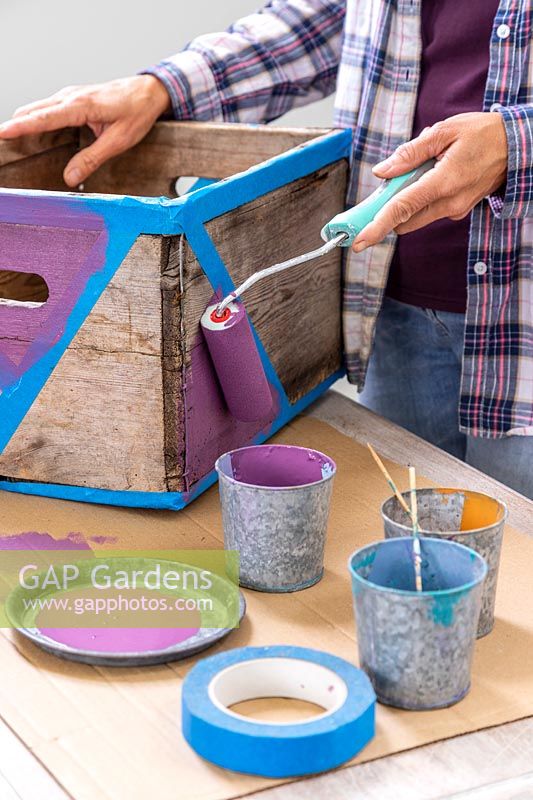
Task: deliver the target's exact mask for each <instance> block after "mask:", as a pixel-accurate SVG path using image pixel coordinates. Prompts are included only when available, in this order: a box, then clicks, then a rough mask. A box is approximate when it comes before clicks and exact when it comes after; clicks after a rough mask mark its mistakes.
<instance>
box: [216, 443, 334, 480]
mask: <svg viewBox="0 0 533 800" xmlns="http://www.w3.org/2000/svg"><path fill="white" fill-rule="evenodd" d="M335 469H336V467H335V462H334V461H333V460H332V459H331V458H329V457H328V456H326V455H324V453H320V452H319V451H318V450H309V449H308V448H306V447H294V446H292V445H284V444H277V445H257V446H255V447H243V448H241V449H240V450H235V451H233V452H232V453H226V455H224V456H222V458H221V459H220V461H219V470H221V471H222V472H223V473H224V474H225V475H226V476H227V477H228V478H233V480H235V481H238V482H239V483H244V484H247V485H249V486H262V487H268V488H271V489H282V488H289V487H291V486H308V485H309V484H312V483H317V482H319V481H322V480H324V478H327V477H329V476H330V475H333V474H334V472H335Z"/></svg>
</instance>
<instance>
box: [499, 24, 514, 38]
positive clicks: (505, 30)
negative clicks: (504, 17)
mask: <svg viewBox="0 0 533 800" xmlns="http://www.w3.org/2000/svg"><path fill="white" fill-rule="evenodd" d="M510 35H511V29H510V27H509V25H505V24H503V25H498V28H497V29H496V36H497V37H498V38H499V39H508V38H509V36H510Z"/></svg>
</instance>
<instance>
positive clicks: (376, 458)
mask: <svg viewBox="0 0 533 800" xmlns="http://www.w3.org/2000/svg"><path fill="white" fill-rule="evenodd" d="M366 446H367V447H368V449H369V450H370V452H371V453H372V458H373V459H374V461H375V462H376V464H377V465H378V467H379V468H380V470H381V472H382V473H383V475H384V476H385V480H386V481H387V483H388V484H389V486H390V488H391V489H392V491H393V492H394V494H395V495H396V498H397V499H398V502H399V504H400V505H401V507H402V508H403V510H404V511H406V512H407V513H408V514H409V516H411V509H410V508H409V506H408V505H407V503H406V502H405V500H404V498H403V497H402V495H401V494H400V492H399V491H398V488H397V486H396V484H395V483H394V481H393V480H392V478H391V476H390V474H389V471H388V470H387V467H386V466H385V464H384V463H383V461H382V460H381V458H380V457H379V456H378V454H377V453H376V451H375V450H374V448H373V447H372V445H371V444H369V443H368V442H367V445H366Z"/></svg>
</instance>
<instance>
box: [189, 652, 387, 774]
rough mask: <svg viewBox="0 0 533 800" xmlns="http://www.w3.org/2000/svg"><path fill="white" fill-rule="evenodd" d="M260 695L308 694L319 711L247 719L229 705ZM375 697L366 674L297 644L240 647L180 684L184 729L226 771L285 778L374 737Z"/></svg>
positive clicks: (342, 757)
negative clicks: (294, 719)
mask: <svg viewBox="0 0 533 800" xmlns="http://www.w3.org/2000/svg"><path fill="white" fill-rule="evenodd" d="M264 697H286V698H294V699H298V700H306V701H308V702H311V703H316V704H317V705H319V706H322V707H323V708H324V709H325V710H324V713H323V714H320V715H318V716H316V717H313V718H312V719H309V720H305V721H303V722H300V723H270V722H263V721H257V720H252V719H248V718H246V717H243V716H241V715H240V714H236V713H235V712H233V711H231V710H230V708H229V707H230V706H232V705H234V704H236V703H240V702H243V701H245V700H252V699H255V698H264ZM375 703H376V696H375V694H374V690H373V688H372V685H371V683H370V681H369V679H368V678H367V676H366V675H365V673H364V672H362V671H361V670H359V669H357V668H356V667H354V666H353V665H352V664H349V663H348V662H347V661H344V660H343V659H341V658H337V657H336V656H333V655H330V654H328V653H322V652H320V651H318V650H309V649H307V648H303V647H289V646H276V647H243V648H239V649H236V650H229V651H228V652H225V653H220V654H219V655H216V656H212V657H210V658H206V659H203V660H202V661H200V662H199V663H198V664H197V665H196V666H195V667H194V668H193V669H192V670H191V671H190V672H189V674H188V676H187V678H186V680H185V683H184V685H183V695H182V711H183V722H182V724H183V734H184V736H185V739H186V740H187V742H188V743H189V744H190V745H191V747H192V748H193V750H195V751H196V752H197V753H198V754H199V755H200V756H202V757H203V758H205V759H207V760H208V761H211V762H212V763H213V764H217V765H218V766H220V767H224V768H226V769H231V770H235V771H236V772H246V773H248V774H252V775H262V776H265V777H268V778H288V777H296V776H298V775H311V774H313V773H316V772H324V771H325V770H329V769H333V768H334V767H338V766H339V765H340V764H343V763H344V762H345V761H348V760H349V759H350V758H353V756H355V755H356V753H358V752H359V751H360V750H361V749H362V748H363V747H364V746H365V745H366V744H367V743H368V742H369V741H370V740H371V739H372V737H373V736H374V729H375V727H374V714H375Z"/></svg>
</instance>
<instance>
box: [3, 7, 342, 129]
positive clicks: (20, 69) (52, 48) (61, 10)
mask: <svg viewBox="0 0 533 800" xmlns="http://www.w3.org/2000/svg"><path fill="white" fill-rule="evenodd" d="M262 2H263V0H152V1H151V2H150V0H87V2H80V0H78V1H76V0H0V74H1V76H2V79H1V91H0V119H2V120H3V119H6V118H7V117H9V116H11V114H12V113H13V111H14V110H15V108H17V107H18V106H20V105H23V104H24V103H27V102H30V101H31V100H35V99H38V98H40V97H45V96H47V95H49V94H51V93H53V92H55V91H57V90H58V89H61V88H62V87H63V86H66V85H68V84H79V83H93V82H97V81H105V80H110V79H111V78H117V77H122V76H124V75H133V74H135V73H136V72H138V71H139V70H141V69H143V68H144V67H148V66H150V65H152V64H154V63H155V62H157V61H159V60H160V59H161V58H164V57H165V56H167V55H170V54H173V53H176V52H178V50H180V49H181V48H182V47H183V46H184V45H185V44H186V43H187V42H188V41H190V40H191V39H193V38H194V37H195V36H198V35H199V34H201V33H208V32H211V31H218V30H223V29H224V28H225V27H226V26H227V25H229V24H230V23H231V22H234V21H235V20H237V19H238V18H239V17H241V16H244V15H246V14H249V13H250V12H252V11H254V10H256V9H257V8H259V7H260V6H261V5H262ZM331 119H332V101H331V99H329V100H326V101H324V102H322V103H318V104H315V105H313V106H311V107H308V108H305V109H300V110H298V111H296V112H293V113H291V114H290V115H288V116H287V117H285V119H284V121H286V122H290V123H294V124H300V123H301V124H305V125H307V124H309V125H329V124H330V122H331Z"/></svg>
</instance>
